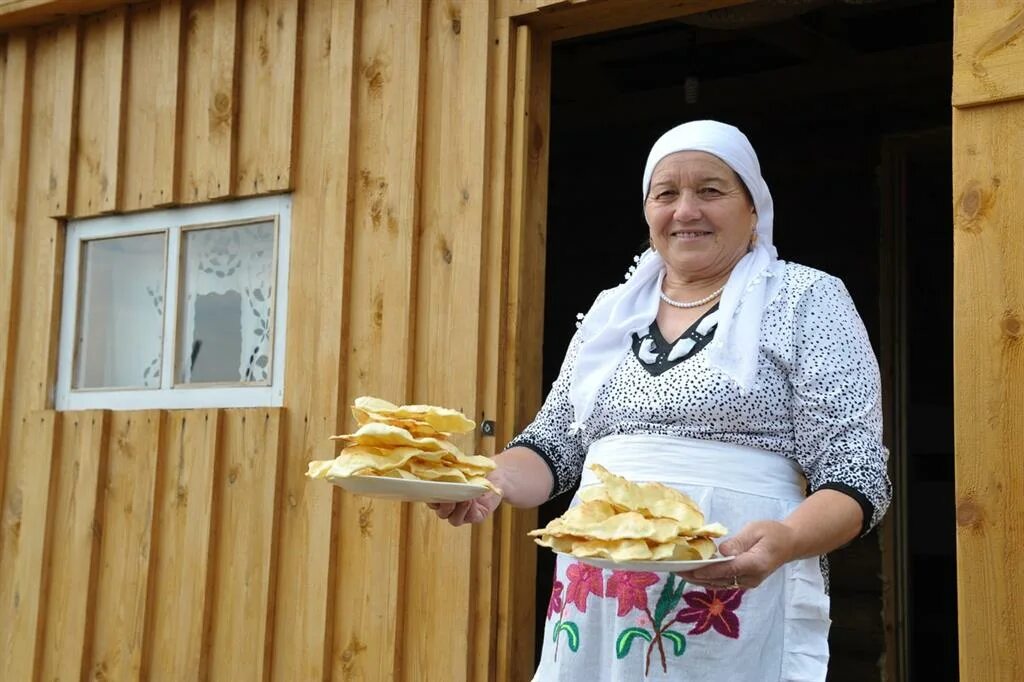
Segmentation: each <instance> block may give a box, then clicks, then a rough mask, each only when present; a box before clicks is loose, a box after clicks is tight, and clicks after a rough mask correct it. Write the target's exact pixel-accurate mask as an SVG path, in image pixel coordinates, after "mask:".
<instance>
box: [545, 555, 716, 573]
mask: <svg viewBox="0 0 1024 682" xmlns="http://www.w3.org/2000/svg"><path fill="white" fill-rule="evenodd" d="M555 554H561V552H555ZM562 556H564V557H567V558H569V559H574V560H576V561H582V562H583V563H585V564H590V565H591V566H597V567H598V568H604V569H607V570H609V571H652V572H654V573H675V572H676V571H695V570H697V569H698V568H703V567H705V566H710V565H711V564H720V563H722V562H724V561H732V559H733V558H732V557H731V556H720V557H711V558H710V559H694V560H692V561H612V560H611V559H601V558H598V557H579V556H573V555H572V554H562Z"/></svg>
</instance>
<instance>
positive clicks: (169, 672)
mask: <svg viewBox="0 0 1024 682" xmlns="http://www.w3.org/2000/svg"><path fill="white" fill-rule="evenodd" d="M220 414H221V413H220V411H218V410H178V411H173V412H168V413H167V417H166V419H167V421H166V426H167V428H166V429H165V430H164V433H163V435H162V443H161V453H162V454H163V456H162V457H161V458H160V462H159V467H160V472H159V474H158V476H157V481H158V483H157V485H158V490H157V494H156V499H157V500H158V503H157V504H158V506H157V508H156V517H155V519H154V528H155V531H154V537H153V543H154V547H155V548H156V551H155V553H154V561H153V590H152V593H151V600H150V607H149V609H148V613H147V615H146V623H147V626H148V628H147V632H146V640H145V646H144V658H143V667H142V679H153V678H167V679H170V680H200V679H204V677H205V676H206V673H207V671H206V670H204V669H203V668H202V665H201V663H202V653H203V634H204V631H205V626H206V624H207V622H208V619H209V616H210V604H211V602H212V601H213V594H212V591H211V590H210V589H208V588H209V584H208V577H209V576H210V575H211V573H212V567H211V566H210V563H209V556H210V546H211V533H210V528H211V525H212V522H213V505H214V479H215V477H216V475H217V470H218V468H217V453H218V437H219V425H220Z"/></svg>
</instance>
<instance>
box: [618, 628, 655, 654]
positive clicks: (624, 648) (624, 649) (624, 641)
mask: <svg viewBox="0 0 1024 682" xmlns="http://www.w3.org/2000/svg"><path fill="white" fill-rule="evenodd" d="M637 637H641V638H643V639H645V640H647V641H648V642H649V641H651V639H653V637H652V636H651V633H649V632H647V630H644V629H643V628H626V629H625V630H623V631H622V632H620V633H619V638H618V639H616V640H615V657H616V658H625V657H626V655H627V654H628V653H629V647H631V646H632V645H633V640H634V639H636V638H637Z"/></svg>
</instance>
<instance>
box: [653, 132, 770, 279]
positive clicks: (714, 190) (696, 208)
mask: <svg viewBox="0 0 1024 682" xmlns="http://www.w3.org/2000/svg"><path fill="white" fill-rule="evenodd" d="M644 214H645V215H646V216H647V224H648V226H649V227H650V231H651V243H652V244H653V245H654V248H655V249H657V251H658V253H659V254H661V257H662V258H663V259H664V260H665V263H666V265H667V266H668V267H669V268H670V269H671V271H673V272H674V273H676V274H678V275H680V276H682V277H685V278H687V279H714V278H717V277H719V276H721V275H722V274H725V273H728V272H730V271H732V268H733V267H734V266H735V265H736V263H738V262H739V260H740V259H741V258H742V257H743V255H744V254H745V253H746V252H747V250H748V248H749V245H750V238H751V236H752V234H753V230H754V226H755V225H756V224H757V214H756V213H755V212H754V205H753V204H752V203H751V201H750V199H749V198H748V195H747V192H746V190H745V189H744V187H743V183H742V182H741V181H740V179H739V176H738V175H736V172H735V171H733V170H732V169H731V168H730V167H729V166H728V165H726V164H725V162H723V161H722V160H721V159H719V158H718V157H716V156H713V155H712V154H708V153H706V152H690V151H687V152H676V153H675V154H670V155H668V156H666V157H665V158H663V159H662V160H661V161H659V162H658V165H657V166H655V167H654V173H653V174H652V176H651V188H650V191H649V192H648V194H647V199H646V201H645V202H644Z"/></svg>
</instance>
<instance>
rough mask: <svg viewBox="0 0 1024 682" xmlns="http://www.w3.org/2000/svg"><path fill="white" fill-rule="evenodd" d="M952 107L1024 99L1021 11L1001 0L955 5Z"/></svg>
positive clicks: (962, 1) (963, 1) (1023, 10)
mask: <svg viewBox="0 0 1024 682" xmlns="http://www.w3.org/2000/svg"><path fill="white" fill-rule="evenodd" d="M955 8H956V10H955V13H956V20H955V26H956V30H955V31H954V34H953V35H954V44H953V105H954V106H958V107H959V106H968V105H973V104H984V103H986V102H988V103H991V102H1001V101H1006V100H1011V99H1019V98H1021V97H1024V78H1021V74H1024V41H1022V40H1021V36H1024V7H1021V5H1020V3H1017V2H1006V1H1003V0H996V1H993V0H957V2H956V3H955Z"/></svg>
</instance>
